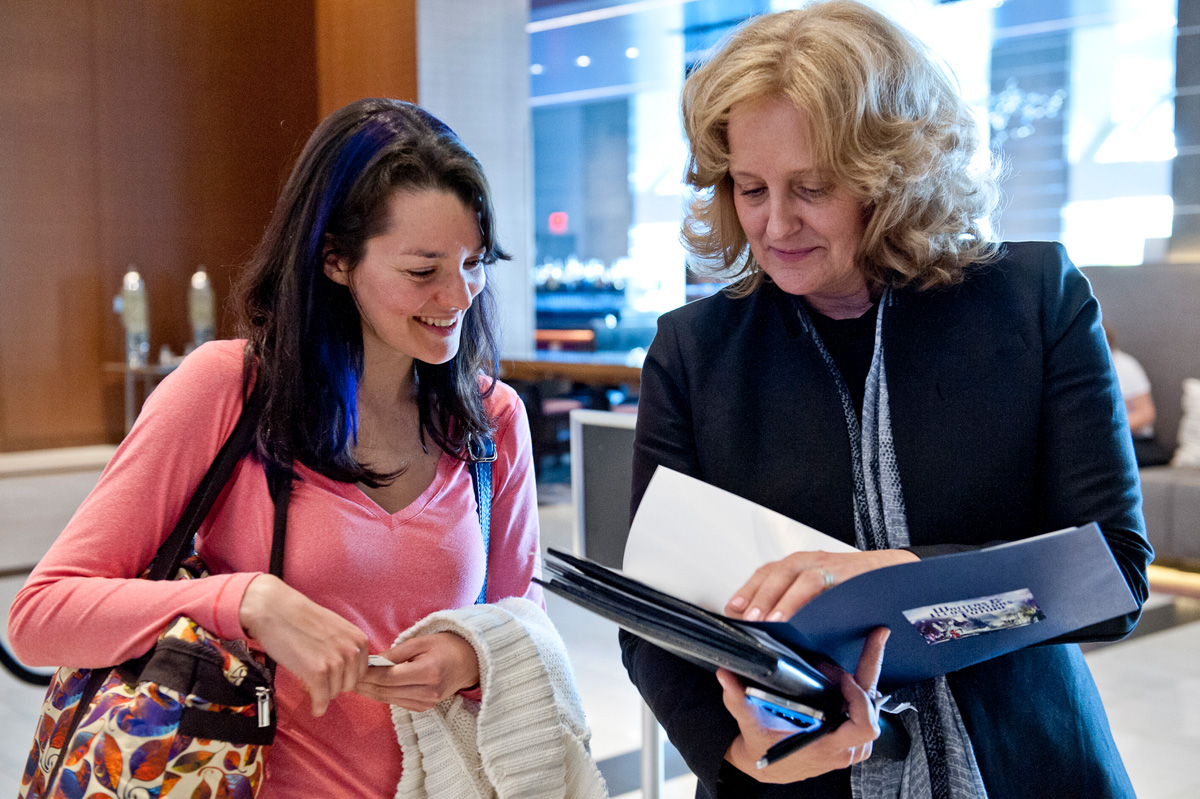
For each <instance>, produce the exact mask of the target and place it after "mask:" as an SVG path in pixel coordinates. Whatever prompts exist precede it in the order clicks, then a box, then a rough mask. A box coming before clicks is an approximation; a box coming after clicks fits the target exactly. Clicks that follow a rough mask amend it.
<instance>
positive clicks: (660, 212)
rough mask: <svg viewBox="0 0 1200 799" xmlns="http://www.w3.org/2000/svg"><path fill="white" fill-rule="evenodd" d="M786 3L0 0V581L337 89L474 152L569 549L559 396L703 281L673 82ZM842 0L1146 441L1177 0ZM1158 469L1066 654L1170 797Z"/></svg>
mask: <svg viewBox="0 0 1200 799" xmlns="http://www.w3.org/2000/svg"><path fill="white" fill-rule="evenodd" d="M800 4H801V3H800V2H799V0H795V1H794V2H793V1H792V0H626V1H625V2H618V1H616V0H278V1H277V2H266V1H265V0H250V1H249V2H245V1H243V0H194V1H189V2H186V3H161V2H152V1H151V0H115V1H113V2H108V1H106V0H3V2H0V86H3V87H4V89H3V91H0V602H2V603H3V606H4V608H5V609H6V610H7V607H8V604H9V603H10V602H11V599H12V596H13V594H15V592H16V590H17V589H18V588H19V587H20V585H21V583H22V581H23V580H24V577H25V575H26V573H27V572H28V570H29V569H30V568H31V567H32V565H33V564H35V563H36V562H37V560H38V558H39V557H40V556H41V555H42V553H44V551H45V549H46V548H47V547H48V546H49V544H50V543H51V542H52V541H53V539H54V537H55V535H57V533H58V532H59V531H60V530H61V529H62V527H63V525H64V524H65V523H66V520H67V519H68V518H69V517H70V514H71V513H72V512H73V511H74V509H75V507H76V506H77V505H78V504H79V502H80V501H81V500H82V498H83V496H84V495H86V493H87V491H88V490H89V489H90V487H91V486H92V485H94V483H95V480H96V478H97V476H98V474H99V470H100V469H101V468H102V467H103V465H104V463H105V462H106V460H107V458H108V456H109V455H110V454H111V452H112V450H113V448H114V447H115V445H116V444H117V443H119V441H120V440H121V438H122V436H123V435H124V434H125V432H126V430H127V429H128V426H129V424H131V422H132V420H133V418H135V417H136V413H137V410H138V407H139V406H140V403H141V402H142V400H143V399H144V397H145V395H146V393H148V392H149V391H151V390H153V387H154V385H155V383H156V382H157V381H158V380H159V379H161V377H162V376H164V375H165V374H167V373H169V371H170V370H171V369H172V368H173V366H174V364H175V363H177V360H178V358H179V357H180V356H182V355H183V353H185V352H186V351H187V350H188V349H189V346H190V345H191V343H192V341H193V338H194V335H195V334H194V332H193V325H192V323H191V321H190V319H189V310H188V302H189V286H190V285H191V279H192V276H193V273H195V272H196V271H197V270H198V269H199V268H201V267H203V269H204V271H205V272H206V274H207V276H208V278H209V281H210V284H211V288H212V293H213V295H214V305H215V309H216V316H215V333H216V335H217V336H218V337H231V336H233V335H235V330H234V320H233V315H232V314H231V313H229V312H228V310H227V308H226V307H225V303H226V300H227V298H228V296H229V287H230V285H231V282H232V281H233V279H234V278H235V277H236V275H237V274H238V271H239V270H240V268H241V266H242V265H243V264H244V263H245V261H246V260H247V258H248V257H249V255H250V252H251V250H252V248H253V246H254V245H255V243H256V242H257V240H258V238H259V236H260V235H261V233H262V231H263V229H264V227H265V226H266V224H267V221H268V219H269V217H270V213H271V210H272V207H273V204H274V201H275V198H276V196H277V194H278V191H279V189H280V187H281V186H282V183H283V180H284V178H285V177H286V172H287V169H288V168H289V167H290V165H291V163H292V161H293V159H294V158H295V156H296V155H297V154H298V152H299V149H300V147H301V146H302V144H303V143H304V141H305V139H306V138H307V137H308V135H309V133H310V132H311V131H312V129H313V128H314V127H315V126H316V124H317V122H318V121H319V120H320V119H321V118H323V117H324V116H325V115H326V114H327V113H329V112H331V111H333V110H334V109H336V108H339V107H341V106H342V105H344V104H345V103H347V102H350V101H352V100H355V99H358V98H360V97H367V96H391V97H399V98H401V99H406V100H412V101H415V102H418V103H420V104H422V105H424V106H425V107H427V108H428V109H429V110H430V111H431V112H433V113H434V114H436V115H438V116H439V117H441V118H442V119H444V120H445V121H446V122H447V123H448V124H449V125H450V126H451V127H453V128H454V129H455V130H456V131H457V132H458V134H459V135H460V136H461V137H462V139H463V140H464V141H465V142H466V144H467V145H468V146H469V147H470V148H471V149H473V150H474V151H475V153H476V154H477V155H478V156H479V158H480V160H481V161H482V163H483V165H484V168H485V170H486V172H487V174H488V177H489V180H490V181H491V184H492V188H493V190H494V199H495V204H496V210H497V214H498V219H499V235H500V240H501V242H502V244H503V246H504V247H505V248H506V249H507V250H508V251H509V252H511V253H512V254H513V256H514V257H513V260H512V261H511V262H507V263H500V264H498V265H497V266H496V267H495V269H494V274H493V283H494V285H495V286H496V288H497V294H498V302H499V307H500V309H501V324H502V358H503V360H502V363H501V373H502V376H503V377H504V378H505V379H506V380H508V381H510V382H511V383H513V385H514V386H516V387H517V388H518V390H519V391H520V393H521V394H522V397H523V399H524V400H525V402H526V405H527V409H528V411H529V415H530V421H531V426H532V430H533V433H534V446H535V454H536V456H537V458H536V460H537V468H538V476H539V510H540V513H541V519H542V530H543V538H544V543H545V544H546V545H549V546H557V547H560V548H564V549H571V548H573V547H575V546H576V545H577V542H578V540H579V538H580V525H581V524H586V520H584V521H582V522H581V521H580V516H581V514H579V513H577V511H578V508H577V507H575V505H574V504H573V491H572V482H571V480H572V476H573V475H572V468H571V458H570V444H571V441H570V418H571V417H570V414H571V412H572V411H578V410H592V411H606V412H615V413H616V414H619V415H622V416H627V417H630V418H632V416H633V415H634V414H636V411H637V394H638V382H639V368H640V365H641V363H642V359H643V358H644V356H645V349H646V347H648V346H649V343H650V340H651V339H652V337H653V335H654V330H655V320H656V319H657V317H658V316H659V315H660V314H661V313H663V312H665V311H667V310H670V309H672V308H675V307H678V306H679V305H682V304H684V303H686V302H689V301H692V300H695V299H697V298H700V297H703V296H706V295H708V294H710V293H712V292H713V291H717V290H719V289H720V287H721V282H720V280H719V278H717V277H713V276H712V275H710V274H709V273H707V272H706V270H705V267H706V266H707V265H706V264H702V263H693V262H690V261H689V258H688V256H687V255H686V253H685V252H684V250H683V248H682V246H681V245H680V243H679V222H680V218H681V212H682V208H683V206H684V204H685V203H686V201H687V199H688V189H687V187H686V186H684V185H683V183H682V175H683V166H684V159H685V155H686V142H685V141H684V138H683V133H682V129H681V126H680V123H679V112H678V97H679V91H680V88H681V86H682V82H683V80H684V78H685V76H686V74H687V72H688V70H689V69H690V68H691V67H692V66H693V65H694V64H695V63H697V62H698V61H700V60H702V59H703V58H704V56H705V54H706V53H707V52H708V51H709V49H710V48H712V47H713V45H714V44H716V43H717V42H718V41H719V40H720V39H721V38H722V37H723V36H724V35H725V34H726V33H727V32H728V31H729V30H730V29H731V28H733V27H735V26H736V25H738V24H739V23H740V22H742V21H744V20H746V19H747V18H749V17H751V16H753V15H755V14H759V13H763V12H768V11H774V10H782V9H786V8H792V7H795V6H797V5H800ZM869 4H870V5H872V6H875V7H877V8H879V9H880V10H882V11H884V12H886V13H888V14H890V15H891V16H893V17H894V18H895V19H896V20H897V21H899V22H900V23H902V24H904V25H905V26H907V27H908V28H909V29H910V30H912V31H913V32H914V33H915V34H917V35H918V36H919V37H920V38H922V39H923V40H924V41H926V42H927V43H928V44H929V46H930V47H931V49H932V50H933V51H934V52H935V53H936V54H937V55H938V56H939V57H940V58H941V59H943V60H944V62H945V63H946V65H947V67H948V68H949V69H950V70H951V71H952V72H953V73H954V75H955V77H956V78H957V80H958V82H959V84H960V86H961V88H962V91H963V94H964V96H965V97H966V98H967V99H968V101H969V102H970V103H971V104H972V106H973V107H974V108H975V109H976V111H977V114H978V119H979V126H980V131H981V137H982V139H983V141H984V142H985V147H986V148H988V149H990V151H991V152H992V153H993V154H995V155H996V156H998V157H1000V158H1002V159H1003V161H1004V163H1005V164H1006V166H1007V178H1006V180H1005V182H1004V185H1003V188H1004V191H1005V202H1004V205H1003V210H1002V213H1001V214H1000V216H999V218H998V220H997V222H996V230H995V233H996V235H997V236H998V237H1000V238H1005V239H1052V240H1059V241H1062V242H1063V243H1064V244H1065V245H1066V247H1067V250H1068V252H1069V253H1070V255H1071V257H1072V259H1073V260H1074V261H1075V262H1076V263H1077V264H1079V265H1080V266H1081V267H1083V269H1084V273H1085V274H1087V275H1089V277H1090V278H1092V279H1093V281H1094V284H1095V286H1096V291H1097V295H1098V296H1099V297H1100V298H1101V302H1102V305H1103V306H1104V307H1105V309H1106V319H1108V320H1110V321H1115V322H1116V323H1117V324H1116V330H1115V331H1114V332H1115V333H1116V335H1117V337H1118V339H1119V340H1120V341H1121V343H1122V348H1123V349H1125V350H1127V351H1129V352H1131V353H1132V354H1134V355H1135V356H1136V357H1138V359H1139V360H1143V362H1145V363H1146V364H1147V371H1148V372H1150V373H1151V378H1152V380H1155V379H1159V380H1160V382H1156V384H1155V386H1154V389H1155V398H1156V401H1157V403H1158V405H1159V409H1160V418H1161V419H1162V425H1161V426H1160V433H1161V434H1162V436H1163V438H1164V441H1165V443H1167V444H1168V446H1172V445H1173V444H1174V442H1175V440H1176V437H1177V435H1178V433H1179V431H1180V430H1182V429H1183V428H1184V426H1185V423H1184V416H1185V411H1184V409H1183V408H1182V407H1181V386H1180V380H1181V379H1182V378H1183V377H1188V376H1190V377H1197V378H1200V291H1195V292H1193V291H1189V290H1187V289H1183V290H1181V289H1180V288H1179V287H1180V286H1184V287H1186V286H1200V266H1198V264H1200V0H951V1H949V2H945V1H942V0H869ZM131 269H135V270H136V271H137V272H138V273H139V274H140V275H141V277H142V279H143V280H144V284H145V292H146V299H147V303H148V305H147V307H148V314H149V341H148V344H149V347H148V352H149V358H148V359H147V361H146V363H145V364H141V363H138V364H135V365H134V366H132V367H131V366H130V364H129V362H128V361H127V358H126V346H125V329H124V327H123V323H122V317H121V316H120V315H119V314H118V313H117V312H116V311H115V307H117V306H116V305H115V304H114V300H116V299H117V298H118V297H119V295H120V293H121V290H122V281H123V276H124V275H125V274H126V273H127V272H128V271H130V270H131ZM1110 305H1111V308H1112V311H1113V312H1112V313H1111V314H1109V313H1107V310H1108V309H1109V307H1110ZM1160 317H1161V318H1163V319H1180V320H1183V322H1181V326H1168V325H1165V324H1153V323H1154V322H1155V321H1156V319H1159V318H1160ZM1189 319H1190V320H1191V321H1190V322H1189V321H1188V320H1189ZM1189 324H1190V327H1188V325H1189ZM1160 376H1161V377H1160ZM1193 413H1200V408H1197V409H1196V410H1195V411H1193ZM1163 468H1170V469H1174V470H1176V471H1174V472H1172V473H1170V474H1169V475H1168V478H1167V479H1168V480H1169V482H1170V485H1171V486H1172V488H1171V489H1170V491H1175V492H1176V493H1169V492H1168V493H1163V494H1161V495H1159V494H1156V495H1155V496H1156V499H1155V502H1158V501H1159V498H1161V501H1162V503H1165V504H1163V508H1168V510H1163V511H1161V513H1164V514H1166V513H1173V514H1174V515H1173V516H1171V517H1170V524H1171V537H1169V538H1162V539H1160V540H1156V537H1155V536H1156V534H1157V535H1160V536H1162V535H1164V533H1161V532H1157V533H1156V529H1155V526H1154V525H1151V529H1150V535H1151V541H1152V543H1155V546H1156V548H1158V549H1159V552H1160V555H1163V556H1164V557H1163V558H1160V565H1164V566H1166V567H1168V568H1166V569H1163V570H1162V571H1159V572H1158V573H1157V576H1156V581H1155V583H1154V586H1155V592H1154V597H1153V600H1152V602H1151V605H1150V607H1149V608H1148V610H1147V613H1146V617H1145V621H1144V622H1143V624H1142V625H1141V627H1139V630H1138V632H1137V633H1136V634H1135V636H1134V637H1132V638H1131V639H1129V640H1127V641H1124V642H1121V643H1117V644H1113V645H1108V646H1105V647H1101V648H1095V649H1092V650H1090V651H1089V652H1088V658H1089V662H1090V663H1091V666H1092V668H1093V670H1094V672H1095V674H1096V677H1097V681H1098V682H1099V684H1100V687H1101V690H1102V692H1103V693H1104V697H1105V701H1106V705H1107V707H1108V710H1109V715H1110V721H1111V722H1112V724H1113V727H1114V731H1115V733H1116V736H1117V743H1118V745H1119V747H1120V748H1121V751H1122V754H1123V756H1124V758H1125V761H1126V765H1127V767H1128V768H1129V770H1130V773H1131V776H1132V778H1133V780H1134V785H1135V787H1136V788H1137V790H1138V795H1139V797H1142V798H1143V799H1183V797H1189V799H1192V798H1194V797H1196V796H1198V795H1200V772H1197V771H1196V770H1195V768H1194V763H1193V761H1194V758H1195V755H1196V753H1197V752H1200V666H1198V665H1197V664H1200V623H1198V621H1197V620H1198V619H1200V602H1198V601H1197V599H1198V598H1200V589H1198V588H1197V582H1198V579H1197V576H1196V575H1195V572H1196V571H1200V501H1197V502H1196V503H1195V504H1188V503H1191V502H1193V500H1192V499H1190V498H1189V497H1191V496H1192V495H1191V494H1187V495H1185V494H1183V493H1181V492H1182V491H1183V489H1179V488H1174V486H1176V485H1180V484H1186V485H1193V482H1192V481H1194V485H1195V486H1196V491H1197V492H1200V479H1197V478H1196V477H1195V474H1192V473H1191V472H1189V471H1186V470H1187V469H1188V468H1189V467H1183V466H1179V467H1163ZM1179 469H1184V470H1185V471H1183V472H1180V471H1178V470H1179ZM1192 471H1193V472H1195V470H1194V469H1192ZM1196 474H1200V472H1196ZM1180 475H1183V481H1182V483H1181V482H1180ZM575 477H576V478H577V480H576V485H575V490H576V491H578V490H580V487H579V485H578V482H579V481H578V474H576V475H575ZM1156 490H1157V489H1156ZM1189 490H1190V489H1189ZM1164 491H1167V489H1164ZM1148 496H1149V495H1148ZM1196 496H1197V497H1200V493H1197V494H1196ZM1148 502H1149V499H1148ZM1172 503H1174V504H1172ZM1168 506H1169V507H1168ZM1155 507H1158V506H1157V505H1156V506H1155ZM1172 508H1173V509H1174V510H1170V509H1172ZM1193 509H1194V511H1193ZM1157 512H1158V511H1156V513H1157ZM1148 513H1149V509H1148ZM1155 518H1156V519H1158V518H1159V517H1158V516H1156V517H1155ZM548 604H549V608H550V614H551V617H552V618H553V619H554V620H555V622H556V623H557V624H558V625H559V627H560V629H561V631H562V633H563V636H564V638H565V639H566V640H567V643H568V646H569V648H570V651H571V653H572V659H573V662H574V665H575V668H576V676H577V678H578V680H579V683H580V687H581V692H582V695H583V700H584V705H585V709H586V710H587V711H588V714H589V719H590V721H591V723H592V726H593V732H594V739H593V748H594V754H595V755H596V756H597V759H598V760H600V761H601V763H602V766H603V768H604V771H605V774H606V776H607V777H608V778H609V782H610V787H611V788H612V789H613V794H614V795H628V796H636V795H640V793H639V792H640V788H641V785H642V775H641V772H640V754H639V753H640V749H641V745H642V732H643V730H642V717H641V710H640V707H641V706H640V701H639V699H638V697H637V695H636V692H635V691H634V689H633V688H632V687H631V686H630V685H629V684H628V681H627V680H626V678H625V674H624V670H623V669H622V668H621V665H620V661H619V653H618V650H617V645H616V632H615V628H613V627H612V625H610V624H608V623H607V622H604V621H602V620H600V619H598V618H596V617H593V616H589V615H588V614H587V613H585V612H583V611H580V610H578V609H576V608H574V607H571V606H569V605H566V604H564V603H562V602H560V601H556V600H555V598H553V597H552V598H550V599H549V600H548ZM40 700H41V690H40V689H37V688H33V687H31V686H26V685H23V684H21V683H18V682H17V681H16V680H14V679H12V678H11V677H9V675H8V674H7V673H3V672H0V793H3V792H6V791H8V792H11V793H14V794H15V792H16V790H17V786H18V784H19V780H20V774H21V771H22V770H23V768H24V763H25V757H26V754H27V752H28V745H29V741H30V740H31V738H32V732H33V724H34V720H35V719H36V718H37V714H38V709H39V706H40ZM662 764H663V765H662V770H663V771H664V775H663V776H664V779H665V787H664V789H663V793H662V795H664V796H681V797H682V796H691V795H692V791H693V790H694V787H693V786H694V781H693V780H692V779H691V777H690V776H689V775H687V773H686V769H685V768H684V767H683V765H682V763H681V761H680V760H679V758H678V757H677V756H676V755H675V754H674V753H673V752H672V750H670V749H669V748H668V749H667V751H666V753H665V757H664V759H663V761H662ZM653 793H654V791H653V790H652V791H651V794H653Z"/></svg>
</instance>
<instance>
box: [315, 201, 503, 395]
mask: <svg viewBox="0 0 1200 799" xmlns="http://www.w3.org/2000/svg"><path fill="white" fill-rule="evenodd" d="M483 255H484V249H483V244H482V240H481V236H480V232H479V221H478V220H477V218H476V215H475V213H474V212H473V211H472V210H471V209H470V208H468V207H466V206H464V205H463V203H462V202H461V201H460V200H459V199H458V197H456V196H455V195H454V194H451V193H450V192H447V191H442V190H439V189H423V190H416V191H409V190H402V191H397V192H396V193H395V194H394V195H392V198H391V199H390V200H389V201H388V222H387V227H386V228H385V230H384V232H383V233H381V234H380V235H378V236H374V237H372V238H369V239H367V243H366V249H365V252H364V254H363V257H362V260H361V261H360V262H359V263H358V265H357V266H355V267H353V268H351V267H350V265H349V264H348V263H347V262H346V261H345V260H344V259H341V258H338V257H337V256H336V255H334V254H332V253H331V254H330V255H329V256H327V257H326V260H325V274H326V275H328V276H329V278H330V280H333V281H334V282H335V283H340V284H341V285H343V286H347V287H348V288H349V289H350V293H351V294H352V295H353V296H354V302H355V304H356V305H357V306H358V311H359V314H360V316H361V317H362V335H363V355H364V358H365V360H366V363H367V364H368V367H370V366H371V365H373V364H381V365H382V364H392V365H393V366H395V367H397V368H399V369H401V370H402V371H401V374H408V373H411V367H412V361H413V360H414V359H416V360H419V361H424V362H425V363H431V364H438V363H445V362H446V361H449V360H450V359H451V358H453V357H454V355H455V353H457V352H458V346H459V339H460V336H461V334H462V326H463V316H464V315H465V314H466V312H467V309H468V308H470V307H471V302H472V301H473V300H474V299H475V297H476V296H477V295H478V294H479V292H481V291H483V286H484V283H485V280H486V278H485V275H484V268H483V260H482V259H483Z"/></svg>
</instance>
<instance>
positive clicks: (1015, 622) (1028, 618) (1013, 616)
mask: <svg viewBox="0 0 1200 799" xmlns="http://www.w3.org/2000/svg"><path fill="white" fill-rule="evenodd" d="M904 618H906V619H908V621H909V623H910V624H912V626H913V627H914V628H916V631H917V632H918V633H920V634H921V636H922V637H923V638H924V639H925V643H927V644H941V643H945V642H946V641H954V640H956V639H959V638H967V637H969V636H972V635H981V634H983V633H990V632H993V631H995V630H1008V629H1012V628H1013V627H1026V626H1028V625H1030V624H1036V623H1037V622H1039V621H1042V620H1043V619H1045V618H1046V614H1045V613H1043V612H1042V609H1041V608H1039V607H1038V604H1037V602H1036V601H1035V600H1034V598H1033V594H1032V593H1031V592H1030V591H1029V589H1028V588H1022V589H1019V590H1017V591H1008V592H1006V593H1003V594H995V595H993V596H981V597H976V598H974V599H963V600H958V601H955V602H946V603H943V604H940V605H926V606H925V607H922V608H913V609H912V610H906V611H904Z"/></svg>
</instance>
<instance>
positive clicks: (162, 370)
mask: <svg viewBox="0 0 1200 799" xmlns="http://www.w3.org/2000/svg"><path fill="white" fill-rule="evenodd" d="M175 366H176V365H175V364H149V365H147V366H129V365H127V364H125V363H111V362H110V363H106V364H104V371H106V372H108V373H110V374H123V375H124V376H125V432H126V433H128V432H129V430H130V429H131V428H132V427H133V423H134V421H135V420H136V419H137V415H138V411H139V410H140V409H141V407H142V405H141V403H142V402H145V401H146V397H148V396H150V392H151V391H153V390H154V387H155V386H157V385H158V381H159V380H162V379H163V378H164V377H166V376H167V375H169V374H170V373H171V372H173V371H174V370H175ZM139 386H140V387H141V397H140V401H139V397H138V393H139V392H138V387H139Z"/></svg>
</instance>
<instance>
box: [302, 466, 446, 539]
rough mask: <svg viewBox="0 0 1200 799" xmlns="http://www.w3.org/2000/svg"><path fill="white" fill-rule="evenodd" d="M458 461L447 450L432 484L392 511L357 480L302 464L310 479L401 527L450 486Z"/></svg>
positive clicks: (389, 523) (383, 519) (307, 477)
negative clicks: (343, 479)
mask: <svg viewBox="0 0 1200 799" xmlns="http://www.w3.org/2000/svg"><path fill="white" fill-rule="evenodd" d="M455 462H456V459H455V458H451V457H450V456H449V455H447V454H446V453H445V452H443V453H442V454H441V455H440V456H439V457H438V462H437V470H436V471H435V472H434V475H433V479H432V480H430V481H429V485H428V486H426V487H425V490H423V491H422V492H421V493H420V494H419V495H418V496H417V498H416V499H414V500H413V501H412V502H410V503H408V504H407V505H405V506H404V507H403V508H401V509H400V510H398V511H396V512H395V513H388V512H387V510H386V509H385V508H384V507H383V506H382V505H380V504H379V503H378V502H376V501H375V500H373V499H371V497H369V496H367V493H366V492H365V491H363V490H362V488H360V487H359V486H358V485H357V484H356V483H343V482H339V481H337V480H333V479H331V478H328V477H326V476H325V475H323V474H320V473H318V472H314V471H313V470H312V469H309V468H308V467H306V466H303V465H301V468H302V469H303V470H304V471H305V472H306V474H305V475H303V477H304V479H306V480H314V481H316V482H320V483H323V484H324V485H325V486H327V487H328V488H329V490H331V491H333V492H334V493H336V494H338V495H339V496H341V497H343V498H345V499H347V500H349V501H351V502H353V503H354V504H356V505H359V506H360V507H362V508H365V509H366V510H368V511H370V513H371V514H372V515H374V516H375V517H376V518H378V519H379V520H380V521H382V522H384V523H386V524H388V525H389V526H391V527H399V526H400V525H402V524H405V523H407V522H409V521H411V520H412V519H414V518H416V517H417V516H419V515H420V514H421V512H422V511H424V510H425V508H426V507H428V506H429V503H430V502H431V501H433V499H434V498H435V497H437V496H438V494H440V493H441V491H442V489H443V488H444V487H445V486H446V484H447V483H448V482H449V479H450V471H451V469H452V468H453V466H454V463H455Z"/></svg>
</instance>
